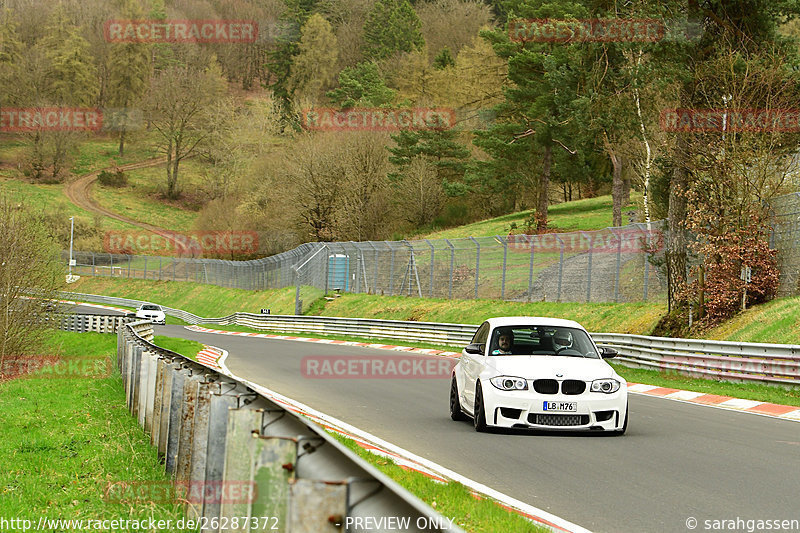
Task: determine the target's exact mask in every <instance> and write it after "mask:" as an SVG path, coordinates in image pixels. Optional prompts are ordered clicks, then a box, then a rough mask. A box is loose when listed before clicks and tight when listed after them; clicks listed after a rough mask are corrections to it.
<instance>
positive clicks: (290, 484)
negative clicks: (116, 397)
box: [117, 321, 462, 533]
mask: <svg viewBox="0 0 800 533" xmlns="http://www.w3.org/2000/svg"><path fill="white" fill-rule="evenodd" d="M117 335H118V340H119V342H118V352H117V356H118V358H119V368H120V369H121V371H122V377H123V383H124V384H125V387H126V398H127V403H128V408H129V410H130V411H131V414H132V415H133V416H135V417H136V419H137V420H138V422H139V424H140V425H141V426H142V427H144V428H145V429H146V430H148V431H149V432H150V435H151V443H152V444H154V445H156V446H157V447H158V453H159V455H161V456H162V457H163V458H164V462H165V468H166V469H167V471H168V472H170V473H172V474H173V479H174V482H175V484H176V487H185V491H184V492H183V493H182V494H185V498H181V501H183V502H184V505H185V509H186V512H187V515H188V516H189V517H190V518H192V517H193V518H198V517H206V518H208V519H209V521H208V527H207V528H206V529H205V530H204V531H226V532H227V531H241V532H251V531H283V532H286V533H305V532H309V533H311V532H314V533H318V532H320V531H337V530H343V529H344V524H345V521H346V520H347V519H348V517H351V518H353V519H362V520H363V519H366V518H371V519H372V520H379V519H380V518H382V517H407V518H408V523H409V524H410V527H409V528H408V529H406V531H410V532H416V531H420V532H421V531H453V532H460V531H462V530H461V529H460V528H458V527H457V526H451V525H450V523H449V520H447V519H445V518H444V517H442V516H441V515H439V514H438V513H436V511H434V510H433V509H431V508H430V507H428V506H427V505H426V504H425V503H423V502H422V501H420V500H419V499H418V498H416V497H415V496H413V495H411V494H410V493H408V492H407V491H405V490H404V489H403V488H402V487H400V486H399V485H398V484H397V483H395V482H394V481H393V480H391V479H389V478H388V477H387V476H385V475H384V474H383V473H381V472H380V471H378V470H377V469H376V468H374V467H373V466H372V465H370V464H369V463H367V462H365V461H363V460H362V459H360V458H359V457H358V456H356V455H355V454H353V452H352V451H350V450H349V449H347V448H346V447H344V446H343V445H342V444H341V443H339V442H338V441H337V440H336V439H334V438H332V437H331V436H330V435H328V434H327V433H326V432H325V431H324V430H323V429H321V428H320V427H318V426H317V425H316V424H314V423H313V422H311V421H309V420H306V419H304V418H302V417H301V416H299V415H296V414H295V413H292V412H291V411H287V410H285V409H284V408H283V407H281V406H280V405H278V404H276V403H274V402H273V401H271V400H270V399H269V398H267V397H265V396H262V395H261V394H260V393H258V392H257V391H256V390H253V388H251V387H250V386H249V385H248V384H246V383H244V382H240V381H238V380H237V379H234V378H231V377H230V376H226V375H222V374H219V373H218V372H216V371H215V370H213V369H212V368H210V367H206V366H204V365H202V364H201V363H198V362H196V361H192V360H190V359H188V358H185V357H183V356H181V355H179V354H177V353H174V352H171V351H169V350H165V349H163V348H160V347H158V346H155V345H154V344H152V343H151V342H150V341H148V340H146V339H147V338H148V337H149V338H152V335H153V326H152V324H151V323H150V322H148V321H137V322H130V323H127V324H125V325H124V326H123V327H121V328H120V329H119V330H118V333H117ZM179 492H180V491H179ZM243 517H247V518H248V519H247V520H244V519H243ZM417 524H423V525H424V527H425V528H424V529H418V528H419V527H422V526H417ZM431 524H438V526H436V527H431Z"/></svg>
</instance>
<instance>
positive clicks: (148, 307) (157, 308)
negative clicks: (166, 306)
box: [142, 305, 161, 311]
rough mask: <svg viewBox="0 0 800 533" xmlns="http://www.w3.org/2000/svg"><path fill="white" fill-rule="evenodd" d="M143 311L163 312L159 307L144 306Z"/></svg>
mask: <svg viewBox="0 0 800 533" xmlns="http://www.w3.org/2000/svg"><path fill="white" fill-rule="evenodd" d="M142 311H161V308H160V307H159V306H157V305H143V306H142Z"/></svg>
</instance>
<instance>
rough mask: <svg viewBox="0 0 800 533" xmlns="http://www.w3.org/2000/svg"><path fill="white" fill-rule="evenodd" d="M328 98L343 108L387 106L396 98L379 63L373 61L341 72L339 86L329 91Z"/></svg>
mask: <svg viewBox="0 0 800 533" xmlns="http://www.w3.org/2000/svg"><path fill="white" fill-rule="evenodd" d="M328 98H330V99H331V101H333V103H334V104H336V105H338V106H340V107H342V108H350V107H356V106H375V107H380V106H385V105H387V104H390V103H391V102H392V101H393V100H394V99H395V91H393V90H392V89H390V88H388V87H387V86H386V82H385V81H384V80H383V76H382V75H381V72H380V70H379V69H378V65H377V64H375V63H374V62H372V61H368V62H364V63H359V64H358V65H356V66H355V67H351V68H346V69H344V70H343V71H342V72H341V73H340V74H339V87H337V88H336V89H333V90H332V91H328Z"/></svg>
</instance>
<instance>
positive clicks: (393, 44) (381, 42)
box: [364, 0, 425, 60]
mask: <svg viewBox="0 0 800 533" xmlns="http://www.w3.org/2000/svg"><path fill="white" fill-rule="evenodd" d="M421 28H422V24H421V23H420V20H419V17H418V16H417V13H416V12H415V11H414V8H413V7H411V4H409V3H408V0H378V1H377V2H375V6H374V7H373V8H372V11H370V12H369V15H367V21H366V22H365V23H364V43H365V44H364V55H366V56H367V57H368V58H370V59H374V60H380V59H385V58H387V57H389V56H391V55H393V54H395V53H396V52H411V51H412V50H414V49H417V50H419V49H421V48H422V46H423V45H424V44H425V40H424V39H423V37H422V30H421Z"/></svg>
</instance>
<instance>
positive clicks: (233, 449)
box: [219, 407, 263, 531]
mask: <svg viewBox="0 0 800 533" xmlns="http://www.w3.org/2000/svg"><path fill="white" fill-rule="evenodd" d="M262 417H263V410H261V409H249V408H247V407H244V408H242V409H231V410H230V412H229V413H228V433H227V439H226V442H225V468H224V470H223V475H222V483H223V487H224V486H234V485H237V484H242V485H245V484H249V483H251V482H252V481H253V464H254V459H255V445H256V442H257V441H258V439H256V438H253V437H254V436H255V437H257V436H258V435H259V434H260V432H261V419H262ZM251 494H252V493H251ZM250 500H251V499H250ZM250 504H251V501H242V499H233V500H230V499H229V500H223V501H222V504H221V505H220V512H219V516H220V518H221V519H222V518H224V517H228V518H233V517H235V516H249V511H250ZM246 527H247V526H246V524H245V528H246ZM232 531H247V529H232Z"/></svg>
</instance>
